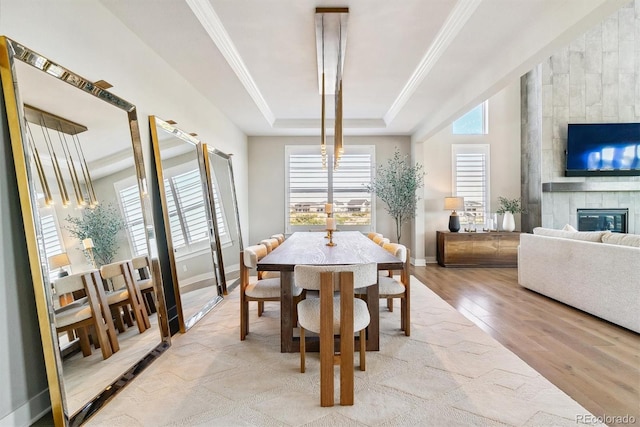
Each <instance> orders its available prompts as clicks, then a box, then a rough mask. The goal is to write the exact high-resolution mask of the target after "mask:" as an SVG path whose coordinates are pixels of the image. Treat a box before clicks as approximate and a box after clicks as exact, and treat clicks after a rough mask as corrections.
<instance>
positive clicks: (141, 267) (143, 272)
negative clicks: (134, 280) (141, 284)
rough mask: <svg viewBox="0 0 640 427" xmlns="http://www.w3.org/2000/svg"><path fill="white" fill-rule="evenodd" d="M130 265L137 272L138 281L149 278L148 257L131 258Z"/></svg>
mask: <svg viewBox="0 0 640 427" xmlns="http://www.w3.org/2000/svg"><path fill="white" fill-rule="evenodd" d="M131 265H132V266H133V268H134V269H135V270H136V271H137V272H138V274H139V276H140V277H139V279H140V280H144V279H150V278H151V260H150V259H149V257H148V256H146V255H144V256H139V257H135V258H133V259H132V260H131Z"/></svg>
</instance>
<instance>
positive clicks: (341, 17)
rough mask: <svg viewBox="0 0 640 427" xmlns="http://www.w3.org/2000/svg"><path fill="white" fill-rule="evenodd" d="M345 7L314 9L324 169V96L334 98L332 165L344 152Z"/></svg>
mask: <svg viewBox="0 0 640 427" xmlns="http://www.w3.org/2000/svg"><path fill="white" fill-rule="evenodd" d="M348 14H349V8H347V7H318V8H316V18H315V24H316V53H317V65H318V83H319V85H320V88H319V92H320V95H321V97H322V102H321V108H322V111H321V120H320V125H321V129H320V152H321V154H322V167H323V169H325V168H326V163H327V161H326V102H325V97H326V96H327V95H334V96H335V116H334V117H335V120H334V144H333V146H334V155H333V157H334V160H333V162H334V164H333V167H334V169H336V168H337V167H338V164H339V161H340V157H342V153H344V144H343V115H342V70H343V68H344V53H345V49H346V43H347V38H346V30H347V17H348Z"/></svg>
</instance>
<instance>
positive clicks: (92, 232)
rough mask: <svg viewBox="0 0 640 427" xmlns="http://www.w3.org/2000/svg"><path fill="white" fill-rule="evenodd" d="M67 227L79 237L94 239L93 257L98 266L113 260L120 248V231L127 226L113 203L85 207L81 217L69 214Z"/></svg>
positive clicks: (80, 238) (73, 234)
mask: <svg viewBox="0 0 640 427" xmlns="http://www.w3.org/2000/svg"><path fill="white" fill-rule="evenodd" d="M65 221H67V222H68V223H69V225H68V226H65V229H66V230H68V231H69V233H70V234H71V235H72V236H73V237H75V238H77V239H79V240H84V239H87V238H91V239H92V240H93V246H94V248H93V257H94V259H95V261H96V264H97V267H100V266H102V265H106V264H110V263H112V262H113V260H114V257H115V255H116V253H117V252H118V249H119V248H120V247H119V246H118V233H119V232H120V231H122V230H124V229H125V228H126V223H125V222H124V220H123V219H122V216H121V215H120V212H119V211H118V209H116V207H115V206H113V205H112V204H106V205H105V204H102V203H100V204H98V206H96V207H95V208H93V209H85V210H84V211H83V213H82V216H80V217H74V216H71V215H67V217H66V218H65Z"/></svg>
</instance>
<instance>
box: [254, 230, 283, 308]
mask: <svg viewBox="0 0 640 427" xmlns="http://www.w3.org/2000/svg"><path fill="white" fill-rule="evenodd" d="M283 241H284V235H283ZM281 243H282V242H280V239H278V238H277V237H274V236H271V237H270V238H269V239H264V240H261V241H260V243H259V244H261V245H264V246H265V247H266V248H267V253H268V254H270V253H271V251H273V250H274V249H276V248H277V247H278V246H280V244H281ZM258 277H259V278H260V279H279V278H280V272H279V271H260V272H259V273H258ZM263 311H264V303H263V302H259V303H258V316H262V312H263Z"/></svg>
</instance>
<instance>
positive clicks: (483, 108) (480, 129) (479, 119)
mask: <svg viewBox="0 0 640 427" xmlns="http://www.w3.org/2000/svg"><path fill="white" fill-rule="evenodd" d="M488 116H489V113H488V101H484V102H483V103H482V104H480V105H478V106H477V107H475V108H474V109H473V110H471V111H469V112H468V113H467V114H465V115H464V116H462V117H460V118H459V119H458V120H456V121H454V122H453V126H452V131H453V134H454V135H486V134H487V133H489V126H488Z"/></svg>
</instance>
